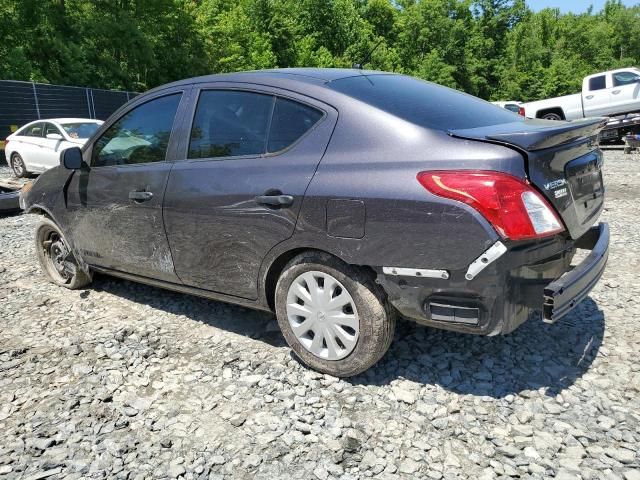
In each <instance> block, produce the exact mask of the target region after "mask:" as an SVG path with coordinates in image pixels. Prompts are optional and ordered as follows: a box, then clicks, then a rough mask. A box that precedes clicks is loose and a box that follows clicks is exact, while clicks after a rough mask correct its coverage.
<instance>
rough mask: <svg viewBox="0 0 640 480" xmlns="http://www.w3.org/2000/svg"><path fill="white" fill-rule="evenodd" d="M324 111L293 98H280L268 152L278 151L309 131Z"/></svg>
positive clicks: (270, 132)
mask: <svg viewBox="0 0 640 480" xmlns="http://www.w3.org/2000/svg"><path fill="white" fill-rule="evenodd" d="M322 115H323V113H322V112H321V111H319V110H316V109H315V108H312V107H309V106H307V105H303V104H301V103H298V102H294V101H293V100H287V99H285V98H278V99H277V100H276V105H275V108H274V109H273V118H272V119H271V128H270V129H269V143H268V145H267V151H268V152H278V151H280V150H284V149H285V148H287V147H288V146H290V145H292V144H293V143H295V142H296V141H297V140H298V139H299V138H300V137H302V135H304V134H305V133H306V132H308V131H309V130H310V129H311V127H313V126H314V125H315V124H316V123H318V120H320V119H321V118H322Z"/></svg>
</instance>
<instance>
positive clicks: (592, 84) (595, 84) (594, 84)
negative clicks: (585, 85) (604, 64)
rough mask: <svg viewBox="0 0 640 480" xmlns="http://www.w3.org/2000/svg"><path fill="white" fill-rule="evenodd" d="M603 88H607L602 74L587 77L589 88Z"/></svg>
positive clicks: (592, 89)
mask: <svg viewBox="0 0 640 480" xmlns="http://www.w3.org/2000/svg"><path fill="white" fill-rule="evenodd" d="M605 88H607V80H606V77H605V76H604V75H600V76H598V77H591V78H590V79H589V90H591V91H594V90H604V89H605Z"/></svg>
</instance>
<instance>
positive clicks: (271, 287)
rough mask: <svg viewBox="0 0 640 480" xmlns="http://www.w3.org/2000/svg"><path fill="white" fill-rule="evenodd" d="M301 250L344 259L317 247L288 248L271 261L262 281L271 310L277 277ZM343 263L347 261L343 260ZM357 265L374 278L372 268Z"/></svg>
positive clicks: (273, 304)
mask: <svg viewBox="0 0 640 480" xmlns="http://www.w3.org/2000/svg"><path fill="white" fill-rule="evenodd" d="M303 252H321V253H324V254H327V255H331V256H332V257H334V258H337V259H338V260H340V261H341V262H344V260H343V259H341V258H340V257H338V256H336V255H333V254H332V253H329V252H326V251H324V250H320V249H319V248H294V249H293V250H289V251H287V252H285V253H283V254H282V255H280V256H279V257H278V258H276V259H275V260H274V261H273V263H272V264H271V266H270V267H269V270H268V271H267V275H266V276H265V281H264V293H265V297H266V299H267V303H268V305H269V307H270V308H271V309H272V310H274V311H275V305H276V302H275V296H276V285H277V284H278V278H280V274H281V273H282V271H283V270H284V267H285V266H286V265H287V263H289V262H290V261H291V260H292V259H293V258H295V257H297V256H298V255H300V254H301V253H303ZM344 263H347V262H344ZM357 267H358V268H360V269H362V270H363V271H365V272H366V273H367V274H368V275H371V277H372V278H373V279H374V280H375V278H376V272H375V270H373V268H371V267H368V266H362V265H358V266H357Z"/></svg>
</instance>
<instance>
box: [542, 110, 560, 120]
mask: <svg viewBox="0 0 640 480" xmlns="http://www.w3.org/2000/svg"><path fill="white" fill-rule="evenodd" d="M542 118H543V119H544V120H556V121H558V120H563V118H562V115H560V114H559V113H555V112H548V113H545V114H544V115H543V116H542Z"/></svg>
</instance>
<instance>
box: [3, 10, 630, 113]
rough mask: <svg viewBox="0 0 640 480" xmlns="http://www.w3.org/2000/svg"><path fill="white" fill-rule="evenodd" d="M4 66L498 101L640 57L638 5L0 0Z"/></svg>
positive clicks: (103, 76) (131, 81)
mask: <svg viewBox="0 0 640 480" xmlns="http://www.w3.org/2000/svg"><path fill="white" fill-rule="evenodd" d="M0 18H2V19H3V21H2V22H0V36H1V38H2V39H3V42H2V43H1V44H0V78H5V79H19V80H36V81H43V82H51V83H62V84H71V85H89V86H93V87H104V88H122V89H133V90H139V91H142V90H145V89H147V88H151V87H154V86H157V85H160V84H163V83H166V82H169V81H172V80H176V79H179V78H185V77H190V76H195V75H201V74H207V73H212V72H232V71H238V70H253V69H261V68H274V67H295V66H307V67H351V66H352V65H353V64H354V63H362V62H364V63H365V67H366V68H372V69H379V70H387V71H396V72H402V73H406V74H410V75H414V76H417V77H420V78H424V79H427V80H431V81H435V82H437V83H440V84H443V85H447V86H451V87H454V88H458V89H461V90H464V91H466V92H469V93H472V94H474V95H478V96H481V97H483V98H487V99H494V100H497V99H517V100H532V99H539V98H545V97H549V96H554V95H564V94H568V93H574V92H576V91H578V90H579V89H580V86H581V80H582V77H583V76H585V75H588V74H590V73H593V72H596V71H600V70H607V69H611V68H616V67H623V66H631V65H638V64H640V4H639V5H637V6H634V7H625V6H623V5H622V4H621V2H620V0H608V1H607V3H606V4H605V6H604V8H603V9H602V11H600V12H593V11H589V12H587V13H584V14H580V15H575V14H564V15H563V14H560V12H559V10H557V9H545V10H542V11H540V12H537V13H534V12H532V11H531V10H529V9H528V8H527V6H526V4H525V0H233V1H232V0H100V1H92V0H20V1H15V0H0Z"/></svg>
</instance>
